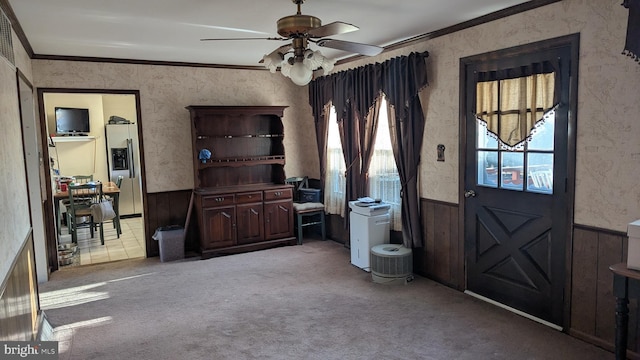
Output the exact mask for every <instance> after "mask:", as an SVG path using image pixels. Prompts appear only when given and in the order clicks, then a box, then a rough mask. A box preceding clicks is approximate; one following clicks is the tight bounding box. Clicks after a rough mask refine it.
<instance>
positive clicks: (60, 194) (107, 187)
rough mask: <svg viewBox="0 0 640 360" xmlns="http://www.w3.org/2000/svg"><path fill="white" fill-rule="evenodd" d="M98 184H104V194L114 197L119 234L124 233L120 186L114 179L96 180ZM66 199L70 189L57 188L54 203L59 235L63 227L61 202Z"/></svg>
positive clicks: (114, 209)
mask: <svg viewBox="0 0 640 360" xmlns="http://www.w3.org/2000/svg"><path fill="white" fill-rule="evenodd" d="M95 183H96V185H102V194H103V195H106V196H109V197H111V198H112V199H113V211H114V212H115V213H116V217H115V219H116V221H115V225H116V230H117V232H118V235H119V234H122V229H121V228H120V213H119V211H120V210H119V203H120V188H119V187H118V185H116V183H115V182H113V181H107V182H104V183H102V182H100V181H96V182H95ZM65 199H69V191H68V190H61V189H56V190H55V191H54V193H53V204H54V208H55V217H56V226H57V229H58V235H60V234H62V229H61V226H60V225H61V219H60V202H62V201H63V200H65Z"/></svg>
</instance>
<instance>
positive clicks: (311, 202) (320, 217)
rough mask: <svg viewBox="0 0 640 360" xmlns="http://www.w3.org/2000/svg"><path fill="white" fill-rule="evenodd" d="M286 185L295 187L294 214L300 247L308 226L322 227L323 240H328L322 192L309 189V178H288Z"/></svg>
mask: <svg viewBox="0 0 640 360" xmlns="http://www.w3.org/2000/svg"><path fill="white" fill-rule="evenodd" d="M285 183H286V184H290V185H293V186H294V189H293V193H294V201H293V212H294V215H295V216H294V218H295V221H294V225H295V228H296V233H297V238H298V245H302V238H303V234H302V230H303V229H304V228H305V227H308V226H314V225H318V226H320V232H321V234H322V240H326V238H327V233H326V226H325V214H324V204H323V203H322V196H321V193H320V190H319V189H312V188H310V187H309V178H308V177H307V176H304V177H292V178H288V179H286V180H285Z"/></svg>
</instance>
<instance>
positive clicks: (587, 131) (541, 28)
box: [33, 0, 640, 231]
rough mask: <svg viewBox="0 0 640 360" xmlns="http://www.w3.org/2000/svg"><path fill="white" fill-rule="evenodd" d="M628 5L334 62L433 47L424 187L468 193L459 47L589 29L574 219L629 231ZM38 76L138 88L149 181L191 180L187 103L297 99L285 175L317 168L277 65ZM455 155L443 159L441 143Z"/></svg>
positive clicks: (306, 123) (302, 115)
mask: <svg viewBox="0 0 640 360" xmlns="http://www.w3.org/2000/svg"><path fill="white" fill-rule="evenodd" d="M627 15H628V11H627V10H626V9H625V8H623V7H622V6H620V0H598V1H594V0H565V1H562V2H559V3H554V4H551V5H547V6H544V7H541V8H538V9H535V10H531V11H528V12H525V13H521V14H518V15H514V16H511V17H509V18H505V19H501V20H497V21H494V22H491V23H488V24H483V25H480V26H476V27H473V28H471V29H467V30H463V31H459V32H456V33H454V34H450V35H447V36H443V37H439V38H436V39H433V40H429V41H425V42H422V43H419V44H416V45H412V46H409V47H406V48H403V49H399V50H395V51H391V52H386V53H383V54H381V55H379V56H378V57H375V58H369V59H363V60H359V61H357V62H353V63H349V64H347V65H342V66H338V67H336V70H335V71H339V70H343V69H345V68H351V67H356V66H360V65H363V64H365V63H368V62H375V61H384V60H386V59H387V58H390V57H393V56H398V55H404V54H408V53H410V52H412V51H424V50H428V51H429V52H430V54H431V56H430V58H429V60H428V61H429V79H430V80H429V82H430V86H429V87H428V88H427V89H426V92H425V94H423V98H425V99H426V101H427V105H426V108H427V124H426V129H425V134H424V147H423V150H422V166H421V169H420V184H421V189H420V192H421V196H422V197H425V198H429V199H434V200H441V201H446V202H451V203H458V186H459V176H458V171H459V170H458V165H459V162H458V157H459V149H458V148H459V139H458V131H459V124H458V116H459V109H458V99H459V76H458V73H459V62H460V58H462V57H466V56H471V55H476V54H480V53H484V52H487V51H492V50H498V49H503V48H508V47H512V46H516V45H521V44H526V43H529V42H534V41H539V40H545V39H549V38H554V37H558V36H563V35H568V34H572V33H580V34H581V45H580V73H579V92H578V99H579V103H578V114H575V115H576V116H577V124H578V128H577V129H571V131H577V169H576V203H575V222H576V223H578V224H582V225H590V226H595V227H602V228H606V229H612V230H618V231H626V224H627V223H629V222H630V221H632V220H635V219H638V218H640V181H638V178H640V166H639V162H640V140H638V139H639V138H640V121H637V118H638V114H640V102H639V101H637V98H638V89H639V86H640V85H639V84H640V66H638V65H637V64H636V63H635V62H633V61H631V60H629V59H628V58H627V57H625V56H622V55H621V54H620V53H621V51H622V49H623V46H624V38H625V29H626V23H627ZM33 69H34V79H35V84H36V86H38V87H61V88H64V87H73V88H100V89H139V90H140V92H141V104H142V119H141V122H142V125H143V134H144V145H145V157H146V166H147V168H146V172H147V177H146V178H147V189H148V191H149V192H160V191H170V190H179V189H188V188H191V186H192V169H191V166H192V165H191V160H190V159H191V151H192V150H191V145H190V133H189V123H188V114H187V112H186V110H184V106H186V105H191V104H199V105H205V104H207V105H289V106H291V107H290V108H289V109H287V110H286V111H285V133H286V135H285V146H286V151H287V166H286V171H287V176H296V175H300V174H305V175H310V176H318V164H317V150H316V142H315V137H314V134H313V127H312V125H313V120H312V117H311V111H310V107H309V105H308V99H307V91H306V89H305V91H300V89H299V88H298V87H296V86H294V85H291V83H290V82H289V81H288V80H287V79H285V78H283V77H282V76H279V75H272V74H270V73H269V72H267V71H253V70H228V69H202V68H183V67H165V66H144V65H125V64H100V63H82V62H62V61H42V60H35V61H33ZM439 143H442V144H444V145H445V146H446V149H447V150H446V156H447V161H446V162H437V161H436V145H437V144H439Z"/></svg>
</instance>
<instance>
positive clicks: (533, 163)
mask: <svg viewBox="0 0 640 360" xmlns="http://www.w3.org/2000/svg"><path fill="white" fill-rule="evenodd" d="M527 174H529V179H528V180H529V181H527V190H529V191H534V192H540V193H545V194H552V193H553V154H536V153H529V154H527Z"/></svg>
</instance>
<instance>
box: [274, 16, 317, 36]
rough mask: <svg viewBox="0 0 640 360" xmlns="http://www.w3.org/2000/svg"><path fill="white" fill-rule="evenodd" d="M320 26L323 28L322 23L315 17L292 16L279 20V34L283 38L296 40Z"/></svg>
mask: <svg viewBox="0 0 640 360" xmlns="http://www.w3.org/2000/svg"><path fill="white" fill-rule="evenodd" d="M320 26H322V21H320V19H318V18H317V17H315V16H311V15H301V14H296V15H290V16H285V17H283V18H281V19H280V20H278V34H280V36H283V37H287V38H294V37H298V36H300V35H304V34H306V33H307V32H308V31H309V30H311V29H315V28H317V27H320Z"/></svg>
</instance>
